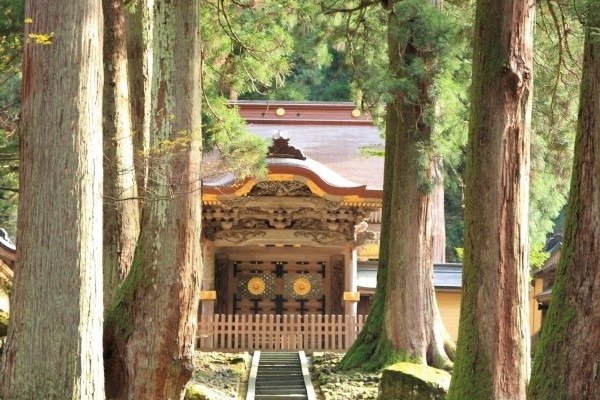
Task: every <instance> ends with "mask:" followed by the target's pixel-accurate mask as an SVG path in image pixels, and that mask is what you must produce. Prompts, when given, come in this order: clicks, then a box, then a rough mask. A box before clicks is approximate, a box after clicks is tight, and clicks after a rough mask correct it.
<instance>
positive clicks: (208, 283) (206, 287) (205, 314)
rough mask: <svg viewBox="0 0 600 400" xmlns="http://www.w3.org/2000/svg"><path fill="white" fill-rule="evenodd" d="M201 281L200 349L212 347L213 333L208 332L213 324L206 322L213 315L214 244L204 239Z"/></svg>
mask: <svg viewBox="0 0 600 400" xmlns="http://www.w3.org/2000/svg"><path fill="white" fill-rule="evenodd" d="M202 263H203V264H204V268H203V270H202V283H201V290H200V307H199V310H200V321H199V322H200V323H199V332H198V336H199V338H200V348H201V349H212V348H213V335H212V333H211V332H210V331H211V330H212V327H213V326H214V325H213V324H211V323H208V320H209V319H213V318H214V315H215V299H216V296H215V291H214V290H215V244H214V242H212V241H208V240H205V241H204V242H203V243H202Z"/></svg>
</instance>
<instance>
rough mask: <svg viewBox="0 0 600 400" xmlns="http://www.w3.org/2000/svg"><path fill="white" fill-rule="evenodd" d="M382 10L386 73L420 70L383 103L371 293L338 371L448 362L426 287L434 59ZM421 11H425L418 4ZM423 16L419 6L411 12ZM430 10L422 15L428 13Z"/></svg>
mask: <svg viewBox="0 0 600 400" xmlns="http://www.w3.org/2000/svg"><path fill="white" fill-rule="evenodd" d="M399 3H401V1H396V2H392V3H391V4H390V5H389V9H390V13H389V20H388V49H389V62H390V72H391V74H392V75H393V76H395V77H396V78H397V79H399V80H402V79H416V78H415V77H414V76H409V73H408V72H407V71H409V70H410V68H411V67H414V66H415V65H424V66H425V74H424V76H423V77H422V79H418V80H417V81H415V82H414V87H415V90H416V94H415V93H411V94H408V93H406V92H405V91H402V90H398V91H396V92H395V93H394V99H393V102H392V103H389V104H388V106H387V118H386V149H385V151H386V153H385V154H386V160H385V170H384V174H385V176H384V207H383V220H382V234H381V243H380V249H381V250H380V266H379V268H380V269H379V273H378V278H377V279H378V281H377V291H376V293H375V298H374V301H373V306H372V308H371V310H370V312H369V318H368V320H367V323H366V325H365V328H364V329H363V331H362V332H361V333H360V335H359V336H358V338H357V340H356V342H355V343H354V345H353V346H352V348H351V349H350V350H349V351H348V353H347V354H346V356H345V357H344V359H343V360H342V362H341V365H340V366H341V367H342V368H357V367H363V368H367V369H377V368H381V367H384V366H386V365H389V364H392V363H394V362H397V361H412V362H416V363H422V364H428V365H431V366H435V367H439V368H449V367H451V365H452V363H451V361H450V359H449V357H448V353H447V352H446V350H447V349H448V350H450V349H451V348H453V343H452V342H451V340H450V338H449V335H448V334H447V332H446V329H445V327H444V325H443V323H442V322H441V318H440V315H439V311H438V308H437V302H436V299H435V290H434V286H433V259H432V197H431V189H432V179H431V178H432V177H431V171H432V170H433V168H432V162H433V157H432V152H431V150H432V147H433V143H432V137H431V133H432V126H431V121H430V120H428V118H427V113H429V112H431V109H432V108H433V99H432V98H431V85H432V80H433V71H434V70H435V63H436V59H435V55H433V56H432V55H431V54H427V53H425V52H421V51H420V50H419V49H418V48H417V47H416V46H415V44H414V42H413V40H414V37H413V36H412V34H414V31H412V30H410V29H409V28H407V27H406V25H405V24H403V23H402V19H401V18H399V17H398V15H397V14H396V12H397V9H396V5H397V4H399ZM421 7H429V8H431V6H430V5H429V2H428V1H427V0H423V4H422V5H421ZM419 10H420V11H418V12H424V10H426V8H424V9H419ZM431 11H433V10H430V12H431Z"/></svg>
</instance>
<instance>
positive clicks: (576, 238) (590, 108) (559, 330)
mask: <svg viewBox="0 0 600 400" xmlns="http://www.w3.org/2000/svg"><path fill="white" fill-rule="evenodd" d="M589 4H590V9H589V13H588V15H587V20H586V21H587V25H588V26H587V32H586V36H585V50H584V60H583V74H582V80H581V97H580V105H579V124H578V128H577V138H576V141H575V160H574V166H573V177H572V180H571V194H570V198H569V206H568V217H567V226H566V232H565V240H564V242H563V246H562V249H561V259H560V262H559V266H558V270H557V273H556V280H555V281H554V286H553V287H552V299H551V301H550V309H549V310H548V314H547V315H546V320H545V321H544V327H543V329H542V334H541V339H540V342H539V345H538V348H537V349H536V357H535V360H534V363H533V374H532V376H531V383H530V386H529V389H528V390H529V397H528V398H530V399H532V400H542V399H544V400H545V399H549V398H552V399H556V400H566V399H573V400H575V399H598V398H600V375H599V374H598V366H599V364H600V341H599V340H598V333H599V332H600V41H598V38H597V36H596V38H595V39H594V37H593V35H594V33H593V32H594V31H595V32H598V30H599V29H600V10H599V9H598V6H597V5H594V7H595V9H593V8H592V3H589ZM596 35H597V33H596Z"/></svg>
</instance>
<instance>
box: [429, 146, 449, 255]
mask: <svg viewBox="0 0 600 400" xmlns="http://www.w3.org/2000/svg"><path fill="white" fill-rule="evenodd" d="M431 179H432V185H433V186H432V190H431V201H432V210H431V212H432V220H433V221H432V224H431V226H432V233H431V236H432V249H431V252H432V259H433V262H434V263H445V262H446V218H445V213H444V163H443V161H442V158H441V157H434V158H433V160H432V163H431Z"/></svg>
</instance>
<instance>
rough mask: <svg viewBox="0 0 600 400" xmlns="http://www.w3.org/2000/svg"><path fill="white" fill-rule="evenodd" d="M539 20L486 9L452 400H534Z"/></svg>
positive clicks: (511, 4) (477, 51)
mask: <svg viewBox="0 0 600 400" xmlns="http://www.w3.org/2000/svg"><path fill="white" fill-rule="evenodd" d="M533 14H534V3H533V0H527V1H523V0H479V1H478V3H477V10H476V22H475V38H474V50H473V80H472V86H471V117H470V122H469V141H468V150H467V172H466V193H465V254H464V263H463V292H462V304H461V314H460V326H459V335H458V348H457V357H456V362H455V367H454V371H453V375H452V383H451V386H450V391H449V393H448V398H449V399H452V400H464V399H478V400H486V399H490V400H491V399H494V400H518V399H525V387H526V384H527V379H528V376H529V370H530V361H529V359H530V354H529V321H528V305H529V301H528V286H529V268H528V260H527V257H528V245H527V241H528V229H527V227H528V216H527V213H528V194H529V190H528V186H529V143H530V139H529V131H530V119H531V98H532V96H531V89H532V71H531V68H532V39H533V38H532V34H533V30H532V29H533Z"/></svg>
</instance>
